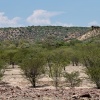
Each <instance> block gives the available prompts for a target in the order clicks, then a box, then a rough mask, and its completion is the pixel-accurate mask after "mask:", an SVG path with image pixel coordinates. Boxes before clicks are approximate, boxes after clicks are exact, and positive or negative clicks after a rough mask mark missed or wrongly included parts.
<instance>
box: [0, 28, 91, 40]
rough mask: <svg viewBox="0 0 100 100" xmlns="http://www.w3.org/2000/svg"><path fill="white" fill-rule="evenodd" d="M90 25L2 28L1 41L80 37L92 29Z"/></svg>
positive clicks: (0, 30) (0, 29) (0, 32)
mask: <svg viewBox="0 0 100 100" xmlns="http://www.w3.org/2000/svg"><path fill="white" fill-rule="evenodd" d="M90 30H91V28H88V27H62V26H28V27H18V28H11V27H9V28H0V41H3V40H19V39H27V40H33V41H41V40H44V39H45V38H47V37H48V36H54V37H55V38H56V39H58V40H69V39H73V38H78V37H80V36H82V35H84V34H85V33H86V32H88V31H90Z"/></svg>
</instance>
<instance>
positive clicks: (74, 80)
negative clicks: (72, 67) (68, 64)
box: [64, 71, 81, 88]
mask: <svg viewBox="0 0 100 100" xmlns="http://www.w3.org/2000/svg"><path fill="white" fill-rule="evenodd" d="M64 77H65V79H66V82H67V83H68V84H69V87H72V88H73V87H75V86H79V85H80V83H81V79H80V78H79V72H77V71H76V72H71V73H68V72H65V74H64Z"/></svg>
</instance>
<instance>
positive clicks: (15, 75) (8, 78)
mask: <svg viewBox="0 0 100 100" xmlns="http://www.w3.org/2000/svg"><path fill="white" fill-rule="evenodd" d="M66 71H67V72H72V71H79V73H80V78H81V79H83V82H82V84H81V85H80V87H78V88H92V87H95V84H93V83H91V82H90V81H89V80H87V79H86V78H88V76H87V75H86V74H85V73H84V67H82V66H72V65H69V66H67V67H66ZM2 81H3V82H6V83H8V85H11V86H14V87H16V86H18V87H21V88H25V87H29V86H31V84H30V82H29V81H28V80H27V79H25V76H24V75H23V72H22V71H21V69H20V68H19V66H17V65H15V68H12V66H8V68H7V69H6V70H5V73H4V76H3V77H2ZM38 81H40V83H41V82H43V84H44V83H45V84H47V83H48V81H52V79H51V78H49V77H48V76H45V77H43V78H41V79H39V80H38ZM62 81H63V78H62ZM49 83H50V82H49ZM44 88H49V89H54V86H50V84H49V85H47V86H43V87H39V89H44Z"/></svg>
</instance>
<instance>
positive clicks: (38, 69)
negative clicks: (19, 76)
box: [21, 49, 45, 88]
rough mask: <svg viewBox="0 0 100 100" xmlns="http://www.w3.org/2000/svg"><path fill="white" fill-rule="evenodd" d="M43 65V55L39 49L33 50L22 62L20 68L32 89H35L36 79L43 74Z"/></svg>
mask: <svg viewBox="0 0 100 100" xmlns="http://www.w3.org/2000/svg"><path fill="white" fill-rule="evenodd" d="M44 64H45V60H44V55H43V53H42V51H41V50H39V49H34V50H33V51H32V52H31V53H29V55H27V56H26V57H25V59H23V61H22V64H21V68H22V70H23V71H24V74H25V75H26V77H27V78H28V79H29V81H30V82H31V84H32V86H33V87H34V88H35V87H36V81H37V78H38V77H39V76H40V75H41V74H42V73H44V69H45V67H44Z"/></svg>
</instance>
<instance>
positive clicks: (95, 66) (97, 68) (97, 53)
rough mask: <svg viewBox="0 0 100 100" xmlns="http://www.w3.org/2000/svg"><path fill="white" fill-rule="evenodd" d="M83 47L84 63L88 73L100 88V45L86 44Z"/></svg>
mask: <svg viewBox="0 0 100 100" xmlns="http://www.w3.org/2000/svg"><path fill="white" fill-rule="evenodd" d="M81 48H82V55H81V56H82V63H83V64H84V65H85V66H86V73H87V74H88V75H89V77H90V79H91V80H92V81H93V82H94V83H95V84H96V86H97V88H99V89H100V45H99V46H97V45H96V44H85V45H83V46H82V47H81Z"/></svg>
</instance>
